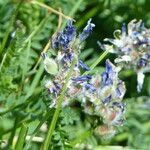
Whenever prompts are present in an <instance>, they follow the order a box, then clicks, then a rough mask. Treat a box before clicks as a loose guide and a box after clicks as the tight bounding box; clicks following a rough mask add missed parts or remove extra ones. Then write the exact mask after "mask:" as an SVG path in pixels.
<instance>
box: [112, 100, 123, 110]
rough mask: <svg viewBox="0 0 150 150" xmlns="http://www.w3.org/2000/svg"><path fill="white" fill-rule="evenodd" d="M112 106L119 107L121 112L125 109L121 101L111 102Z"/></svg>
mask: <svg viewBox="0 0 150 150" xmlns="http://www.w3.org/2000/svg"><path fill="white" fill-rule="evenodd" d="M112 107H113V108H115V107H117V108H119V109H120V111H121V112H122V113H123V112H124V110H125V104H124V103H122V102H113V103H112Z"/></svg>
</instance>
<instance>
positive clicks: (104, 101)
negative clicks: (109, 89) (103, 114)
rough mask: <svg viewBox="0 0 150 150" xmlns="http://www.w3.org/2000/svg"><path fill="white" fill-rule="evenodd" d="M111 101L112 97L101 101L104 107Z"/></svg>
mask: <svg viewBox="0 0 150 150" xmlns="http://www.w3.org/2000/svg"><path fill="white" fill-rule="evenodd" d="M111 99H112V96H111V95H109V96H108V97H106V98H105V99H104V100H102V102H103V104H104V105H107V104H108V103H110V101H111Z"/></svg>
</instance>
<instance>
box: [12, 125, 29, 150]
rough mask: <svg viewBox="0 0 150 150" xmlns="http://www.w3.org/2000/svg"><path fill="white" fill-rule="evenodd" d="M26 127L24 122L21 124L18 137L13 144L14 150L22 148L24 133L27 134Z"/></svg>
mask: <svg viewBox="0 0 150 150" xmlns="http://www.w3.org/2000/svg"><path fill="white" fill-rule="evenodd" d="M27 130H28V128H27V127H26V125H25V124H22V127H21V130H20V133H19V137H18V140H17V143H16V146H15V150H21V149H23V144H24V142H25V138H26V134H27Z"/></svg>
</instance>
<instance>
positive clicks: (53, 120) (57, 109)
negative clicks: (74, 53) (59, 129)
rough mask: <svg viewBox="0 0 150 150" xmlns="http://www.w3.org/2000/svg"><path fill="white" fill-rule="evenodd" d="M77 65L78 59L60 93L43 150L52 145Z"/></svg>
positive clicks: (74, 62)
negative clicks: (68, 86) (69, 82)
mask: <svg viewBox="0 0 150 150" xmlns="http://www.w3.org/2000/svg"><path fill="white" fill-rule="evenodd" d="M75 64H76V59H74V60H73V62H72V65H71V68H70V70H69V72H68V74H67V77H66V80H65V83H64V86H63V88H62V92H61V93H60V96H59V97H58V100H57V101H58V103H57V108H56V110H55V113H54V116H53V118H52V121H51V124H50V128H49V130H48V134H47V136H46V139H45V141H44V144H43V150H48V149H49V145H50V143H51V138H52V134H53V131H54V129H55V126H56V122H57V119H58V116H59V112H60V110H61V105H62V101H63V100H64V96H65V92H66V90H67V84H68V81H69V79H70V76H71V74H72V72H73V68H74V65H75Z"/></svg>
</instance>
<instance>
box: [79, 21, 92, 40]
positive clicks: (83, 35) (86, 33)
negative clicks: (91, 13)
mask: <svg viewBox="0 0 150 150" xmlns="http://www.w3.org/2000/svg"><path fill="white" fill-rule="evenodd" d="M91 21H92V19H89V20H88V22H87V25H86V27H85V28H84V29H83V31H82V33H81V34H80V35H79V38H80V41H81V42H82V41H84V40H85V39H86V38H87V37H88V36H89V35H90V34H91V32H92V30H93V28H94V27H95V24H93V23H91Z"/></svg>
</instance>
